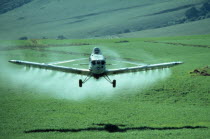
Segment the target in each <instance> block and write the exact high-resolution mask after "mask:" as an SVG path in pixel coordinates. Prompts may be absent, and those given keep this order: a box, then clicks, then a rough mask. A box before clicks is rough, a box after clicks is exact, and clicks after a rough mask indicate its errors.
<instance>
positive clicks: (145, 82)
mask: <svg viewBox="0 0 210 139" xmlns="http://www.w3.org/2000/svg"><path fill="white" fill-rule="evenodd" d="M169 75H170V70H169V69H163V70H154V71H147V72H146V71H142V72H137V73H127V74H122V75H115V76H110V78H111V79H116V80H117V87H116V88H113V87H112V84H110V83H109V82H107V81H106V80H105V79H104V78H100V79H99V80H96V79H94V78H91V79H90V80H89V81H87V82H86V83H85V84H83V87H82V88H80V87H79V84H78V80H79V79H84V78H85V76H84V77H82V76H80V75H74V74H69V73H62V72H54V71H50V70H43V69H36V68H29V69H26V68H23V69H22V70H21V71H19V72H18V74H15V75H12V76H10V77H11V79H12V80H14V81H15V82H16V83H19V84H24V85H26V86H27V87H29V88H35V89H37V92H47V94H48V95H51V96H53V97H55V98H61V99H71V100H83V99H87V98H91V99H98V98H103V99H104V98H109V97H115V96H116V95H120V93H121V92H123V91H124V90H127V91H128V92H129V93H128V94H127V95H129V94H132V92H133V91H132V90H136V89H138V93H141V91H142V90H143V89H145V88H147V87H150V86H151V85H152V84H153V83H155V82H157V81H159V80H161V79H164V78H166V77H168V76H169ZM43 90H44V91H43ZM134 92H136V91H134Z"/></svg>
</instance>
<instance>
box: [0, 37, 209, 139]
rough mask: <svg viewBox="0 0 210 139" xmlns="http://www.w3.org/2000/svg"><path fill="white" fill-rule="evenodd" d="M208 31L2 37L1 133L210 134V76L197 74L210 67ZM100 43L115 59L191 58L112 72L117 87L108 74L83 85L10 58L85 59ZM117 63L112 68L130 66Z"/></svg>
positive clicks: (157, 60) (14, 135)
mask: <svg viewBox="0 0 210 139" xmlns="http://www.w3.org/2000/svg"><path fill="white" fill-rule="evenodd" d="M209 37H210V35H202V36H187V37H185V36H180V37H167V38H145V39H138V38H132V39H89V40H88V39H86V40H26V41H0V46H1V47H0V64H1V70H0V123H1V124H0V138H4V139H5V138H20V139H21V138H195V139H197V138H209V136H210V130H209V127H210V118H209V115H210V104H209V99H210V78H209V76H200V75H192V74H190V72H192V71H193V70H195V69H199V68H203V67H206V66H210V63H209V59H210V48H209V47H210V40H209ZM200 45H204V46H205V47H199V46H200ZM96 46H97V47H100V48H101V49H102V51H103V54H104V55H105V56H107V62H108V63H112V62H113V61H112V60H113V59H121V60H129V61H132V62H138V63H148V64H152V63H162V62H170V61H183V62H184V64H182V65H180V66H177V67H174V68H171V69H170V70H169V69H167V70H166V71H154V72H149V73H144V74H141V73H136V74H125V75H122V76H116V77H111V78H112V79H113V78H116V79H117V88H115V89H113V88H111V85H110V84H108V82H106V81H104V79H101V80H99V81H95V80H94V79H91V80H90V81H89V82H88V83H87V84H84V88H79V87H78V79H79V78H81V77H80V76H76V75H70V74H63V73H60V72H50V71H45V70H41V69H31V68H24V67H21V66H19V65H14V64H11V63H8V62H7V61H8V60H10V59H19V60H27V61H36V62H53V61H61V60H68V59H76V58H85V57H87V56H88V54H90V53H91V51H92V48H94V47H96ZM84 62H87V61H82V63H84ZM115 63H116V64H118V65H114V66H108V67H107V68H117V67H123V66H129V65H128V64H123V63H120V62H116V61H115ZM75 64H77V63H71V64H69V65H68V66H75V67H79V66H77V65H75ZM83 68H85V67H84V66H83ZM160 76H161V77H160ZM83 78H84V77H83Z"/></svg>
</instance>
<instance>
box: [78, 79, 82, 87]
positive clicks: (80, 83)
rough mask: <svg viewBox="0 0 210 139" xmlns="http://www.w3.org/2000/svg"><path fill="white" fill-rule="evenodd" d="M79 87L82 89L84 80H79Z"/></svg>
mask: <svg viewBox="0 0 210 139" xmlns="http://www.w3.org/2000/svg"><path fill="white" fill-rule="evenodd" d="M79 87H82V80H81V79H80V80H79Z"/></svg>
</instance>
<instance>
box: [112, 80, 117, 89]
mask: <svg viewBox="0 0 210 139" xmlns="http://www.w3.org/2000/svg"><path fill="white" fill-rule="evenodd" d="M112 85H113V87H114V88H115V87H116V80H113V82H112Z"/></svg>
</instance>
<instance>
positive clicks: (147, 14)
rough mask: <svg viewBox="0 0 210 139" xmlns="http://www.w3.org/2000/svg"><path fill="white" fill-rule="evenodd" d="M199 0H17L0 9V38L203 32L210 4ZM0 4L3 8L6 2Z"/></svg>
mask: <svg viewBox="0 0 210 139" xmlns="http://www.w3.org/2000/svg"><path fill="white" fill-rule="evenodd" d="M18 1H19V2H20V1H21V0H18ZM9 2H10V4H11V3H12V2H13V4H14V2H15V1H9ZM16 2H17V1H16ZM204 3H206V0H185V1H177V0H156V1H152V0H147V1H143V0H132V1H128V0H115V1H113V0H100V1H95V0H88V2H87V1H84V0H83V2H81V1H77V0H56V1H50V0H45V1H42V0H32V1H30V2H29V1H28V2H27V3H23V1H22V2H21V3H19V5H21V6H19V7H18V6H17V7H14V8H13V9H11V10H8V11H7V12H2V13H1V14H0V39H1V40H3V39H18V38H20V37H23V36H26V37H28V38H43V37H44V38H57V37H58V36H59V35H63V36H65V37H66V38H71V39H72V38H95V37H102V38H104V37H130V33H131V35H133V34H135V35H133V36H135V37H145V36H144V34H145V31H146V32H149V33H147V34H148V35H146V37H147V36H153V37H156V36H178V35H189V34H190V35H197V34H209V33H210V29H206V28H207V27H208V22H209V17H210V14H209V11H210V9H209V5H210V4H209V5H208V3H207V6H205V4H204ZM3 4H4V3H0V5H1V7H4V9H8V7H11V6H10V5H9V6H8V4H7V6H8V7H7V6H6V7H5V4H4V5H3ZM23 4H24V5H23ZM194 22H195V23H194ZM182 24H184V25H182ZM177 27H178V29H176V28H177ZM185 27H186V28H185ZM192 29H197V30H198V31H197V30H195V31H193V32H192V31H191V30H192ZM157 30H158V31H157ZM165 30H172V31H170V32H167V31H165ZM180 30H182V32H180ZM183 30H184V31H183ZM189 32H191V33H189Z"/></svg>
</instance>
